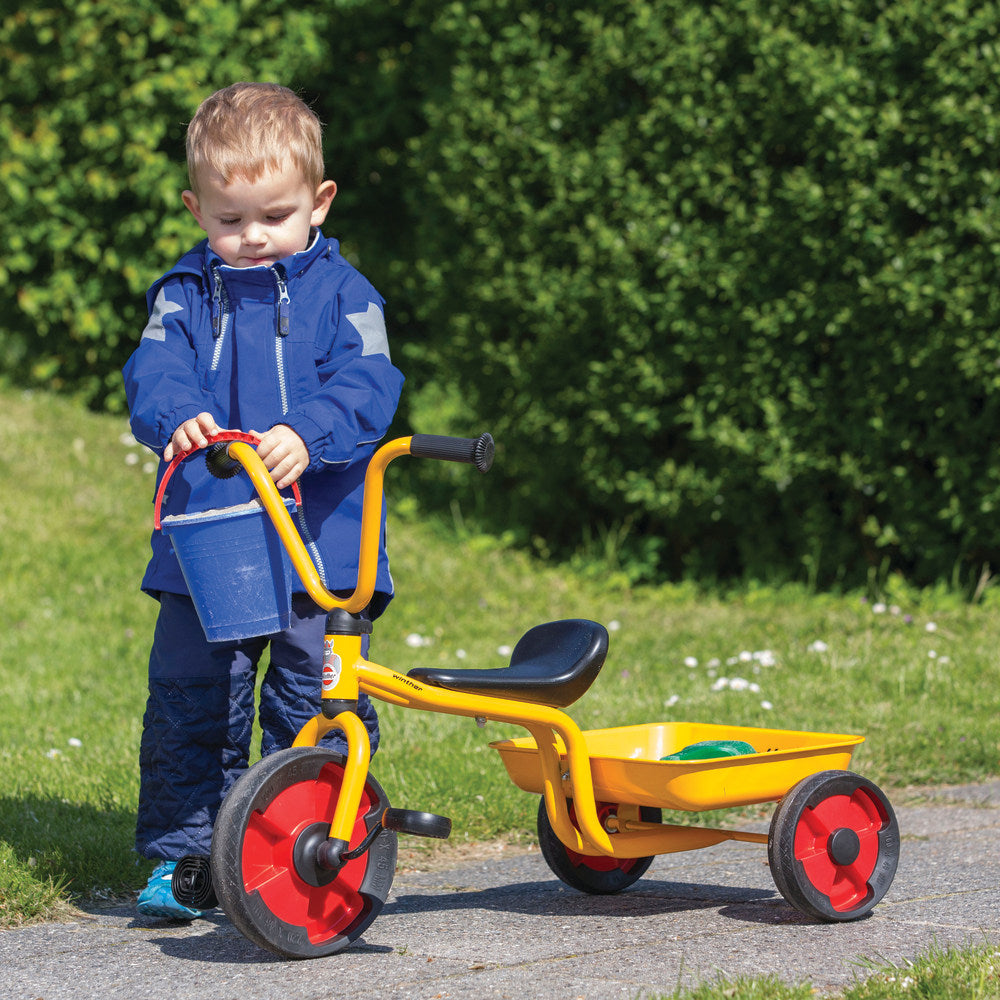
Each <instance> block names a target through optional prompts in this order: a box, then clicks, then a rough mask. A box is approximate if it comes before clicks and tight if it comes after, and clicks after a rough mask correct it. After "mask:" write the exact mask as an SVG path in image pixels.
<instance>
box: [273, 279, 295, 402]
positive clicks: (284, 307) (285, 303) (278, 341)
mask: <svg viewBox="0 0 1000 1000" xmlns="http://www.w3.org/2000/svg"><path fill="white" fill-rule="evenodd" d="M285 278H286V276H285V272H284V270H283V269H282V268H278V267H275V268H274V281H275V284H276V285H277V286H278V321H277V330H276V333H277V336H276V337H275V339H274V356H275V361H276V363H277V366H278V392H279V394H280V396H281V413H282V415H284V414H286V413H287V412H288V385H287V381H286V378H285V337H287V336H288V329H289V318H288V313H289V306H290V305H291V301H292V300H291V299H290V298H289V296H288V282H287V281H286V280H285Z"/></svg>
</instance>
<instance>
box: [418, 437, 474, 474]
mask: <svg viewBox="0 0 1000 1000" xmlns="http://www.w3.org/2000/svg"><path fill="white" fill-rule="evenodd" d="M410 454H411V455H416V456H417V457H418V458H440V459H442V460H444V461H445V462H468V463H469V465H474V466H475V467H476V468H477V469H478V470H479V471H480V472H489V470H490V466H491V465H492V464H493V438H492V437H491V436H490V435H489V434H481V435H480V436H479V437H477V438H457V437H444V436H442V435H440V434H414V435H413V437H412V438H410Z"/></svg>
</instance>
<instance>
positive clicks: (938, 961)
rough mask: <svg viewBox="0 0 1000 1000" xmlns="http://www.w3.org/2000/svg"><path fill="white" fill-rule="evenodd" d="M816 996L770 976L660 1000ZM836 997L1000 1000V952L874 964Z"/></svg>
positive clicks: (804, 999) (948, 953)
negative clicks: (902, 964) (901, 964)
mask: <svg viewBox="0 0 1000 1000" xmlns="http://www.w3.org/2000/svg"><path fill="white" fill-rule="evenodd" d="M861 975H863V978H860V976H861ZM815 995H816V994H815V991H814V990H813V988H812V987H811V986H810V985H809V984H808V983H795V984H789V983H785V982H782V981H781V980H780V979H778V978H777V977H775V976H766V977H762V978H759V979H742V978H741V979H734V980H729V979H720V980H716V981H715V982H707V983H703V984H701V985H699V986H697V987H695V988H693V989H691V988H679V989H677V990H676V991H675V992H674V993H671V994H669V995H668V996H661V997H660V998H659V1000H810V998H811V997H813V996H815ZM838 996H839V997H840V998H842V1000H904V998H905V1000H997V998H998V997H1000V951H998V950H997V949H996V948H995V947H979V948H976V947H969V948H945V949H942V948H931V949H930V950H929V951H927V952H925V953H924V954H922V955H920V956H919V957H918V958H917V959H915V960H914V961H913V962H910V963H907V964H906V965H904V966H897V965H885V964H880V963H871V964H869V965H865V966H862V967H861V968H860V969H859V980H858V982H857V983H855V984H854V985H852V986H850V987H848V988H847V989H845V990H844V991H843V992H842V993H840V994H838Z"/></svg>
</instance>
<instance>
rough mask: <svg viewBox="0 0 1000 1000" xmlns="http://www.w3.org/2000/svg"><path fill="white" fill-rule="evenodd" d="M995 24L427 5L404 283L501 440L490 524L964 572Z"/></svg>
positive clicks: (789, 561)
mask: <svg viewBox="0 0 1000 1000" xmlns="http://www.w3.org/2000/svg"><path fill="white" fill-rule="evenodd" d="M432 7H433V5H429V6H428V10H431V9H432ZM998 23H1000V18H998V9H997V5H996V4H994V3H977V4H965V3H961V2H956V3H946V4H941V3H938V2H932V0H899V2H894V3H884V2H863V0H861V2H857V0H817V2H815V3H810V4H797V5H790V6H789V5H783V4H782V5H778V4H774V3H771V2H767V0H732V2H730V3H726V4H715V3H694V4H692V3H689V2H681V0H656V2H649V3H642V2H629V3H624V2H620V3H615V2H609V0H604V2H596V0H593V2H589V3H582V4H575V5H561V4H551V3H550V4H545V5H538V4H535V3H530V2H528V0H506V2H497V0H465V2H454V3H450V4H448V5H447V6H446V7H445V8H443V9H442V10H441V11H440V13H438V14H437V16H436V18H435V31H436V32H437V33H438V34H439V36H441V37H446V38H448V39H450V45H449V49H450V51H452V52H453V53H454V66H453V70H452V77H451V87H450V89H449V90H448V91H447V92H446V93H444V94H442V95H441V96H439V97H435V98H433V99H432V100H430V101H429V102H428V104H427V108H426V112H427V118H428V122H429V127H428V129H427V131H426V133H424V134H423V135H422V136H421V137H420V138H419V141H418V143H417V145H416V148H415V152H414V167H415V171H416V173H417V174H419V175H420V176H422V177H423V178H424V179H425V181H424V184H423V186H422V187H421V189H420V190H419V192H418V194H419V204H418V203H417V199H414V208H413V210H414V212H415V213H420V215H421V222H420V225H419V227H418V232H419V238H420V255H421V256H420V259H419V261H418V268H417V271H416V274H415V276H414V277H413V280H412V291H411V295H412V296H413V298H414V300H419V306H418V314H419V316H420V317H421V319H422V320H423V322H424V323H425V324H426V327H427V329H428V330H433V331H435V334H436V336H435V341H434V343H435V347H436V349H437V351H438V352H439V353H438V354H437V363H438V366H439V370H446V371H448V372H449V373H452V374H453V375H454V377H455V380H456V383H457V385H458V386H459V387H460V389H461V392H462V393H463V395H464V397H465V405H466V407H467V409H468V411H469V412H470V413H471V414H472V419H473V420H479V421H481V422H483V423H485V424H488V425H490V426H492V427H493V428H494V429H495V431H496V432H497V436H498V438H499V440H500V442H501V443H502V446H503V452H502V462H501V463H500V468H501V469H502V471H503V474H504V475H506V477H507V490H506V491H502V492H503V494H504V495H503V497H502V500H501V503H500V504H498V505H497V507H496V509H495V511H494V516H495V517H497V518H501V519H502V522H503V523H505V524H516V525H523V524H527V525H530V526H531V530H532V531H533V532H534V533H536V534H537V535H539V536H544V538H545V539H546V544H550V545H557V546H562V547H564V548H565V547H566V546H572V545H574V544H576V543H578V542H579V540H580V537H581V529H580V525H581V523H584V524H586V525H587V526H588V530H589V531H590V532H591V533H592V534H593V535H594V536H595V538H596V537H597V536H598V535H599V533H600V532H602V531H603V532H604V533H605V534H608V536H609V537H611V538H613V539H616V544H619V543H620V544H622V545H624V547H625V549H626V552H627V556H626V557H627V558H628V559H629V561H630V564H631V567H632V569H633V571H637V572H644V571H646V570H653V571H656V572H663V571H664V570H668V571H670V572H673V573H676V574H679V573H685V572H696V573H699V574H725V575H729V574H734V573H735V574H747V575H754V576H761V575H767V574H769V573H773V572H775V571H778V572H782V571H783V572H787V573H792V574H794V575H801V574H803V573H806V574H808V576H809V577H810V578H811V579H813V580H819V581H822V582H826V583H829V582H830V581H831V580H833V579H836V578H837V577H838V576H847V577H858V576H860V577H861V579H864V574H865V573H867V572H868V571H869V569H870V568H871V567H876V568H877V567H879V566H880V565H882V564H883V562H886V561H888V563H890V564H891V565H893V566H896V567H898V568H901V569H904V570H906V571H907V572H909V573H911V574H913V576H914V577H915V578H916V579H922V580H926V579H929V578H933V577H935V576H937V577H940V576H942V575H944V576H948V575H949V574H951V573H952V572H953V571H955V572H958V573H974V574H977V573H978V572H979V569H980V567H981V566H982V565H983V564H984V563H985V562H988V561H992V562H993V563H994V565H995V564H996V562H997V559H998V555H1000V529H998V526H997V522H996V518H995V517H994V507H995V506H996V505H997V503H998V500H1000V468H998V466H997V464H996V463H995V462H991V461H990V458H991V456H992V455H993V454H994V449H993V436H994V428H995V427H996V426H997V420H998V415H1000V414H998V402H1000V396H998V392H997V387H998V379H1000V334H998V331H997V328H998V319H1000V308H998V305H1000V297H998V291H997V281H996V269H997V268H996V263H997V254H998V248H1000V238H998V232H997V224H998V221H1000V216H998V203H997V196H998V193H1000V171H998V169H997V164H996V137H997V134H998V129H1000V79H998V74H997V73H996V56H997V52H998V48H997V45H998V42H997V38H998V28H997V26H998ZM430 196H433V197H430ZM609 533H610V534H609ZM623 538H624V541H621V539H623Z"/></svg>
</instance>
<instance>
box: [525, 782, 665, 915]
mask: <svg viewBox="0 0 1000 1000" xmlns="http://www.w3.org/2000/svg"><path fill="white" fill-rule="evenodd" d="M568 805H569V808H570V815H571V816H572V815H573V803H572V801H570V802H569V803H568ZM616 809H617V807H616V806H614V805H612V804H610V803H606V802H598V803H597V813H598V816H599V817H601V818H603V817H604V816H606V815H608V814H609V813H612V812H615V811H616ZM639 817H640V819H642V820H643V822H646V823H659V822H660V820H661V818H662V813H661V812H660V810H659V809H653V808H651V807H649V806H642V807H641V809H640V811H639ZM538 846H539V847H540V848H541V851H542V857H543V858H545V863H546V864H547V865H548V866H549V868H550V869H551V870H552V873H553V874H554V875H556V876H557V877H558V878H559V879H560V880H561V881H563V882H565V883H566V885H568V886H569V887H570V888H572V889H578V890H579V891H580V892H589V893H591V894H593V895H600V896H609V895H612V894H614V893H616V892H621V891H622V890H623V889H627V888H628V887H629V886H630V885H632V883H633V882H636V881H637V880H638V879H640V878H642V876H643V875H645V873H646V871H647V869H648V868H649V866H650V865H651V864H652V863H653V859H652V858H651V857H649V858H609V857H606V856H601V857H594V856H591V855H585V854H577V853H576V852H575V851H571V850H570V849H569V848H568V847H566V845H565V844H564V843H563V842H562V841H561V840H560V839H559V838H558V837H557V836H556V834H555V831H554V830H553V829H552V824H551V823H550V822H549V814H548V812H546V809H545V800H544V799H542V800H541V801H540V802H539V804H538Z"/></svg>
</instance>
